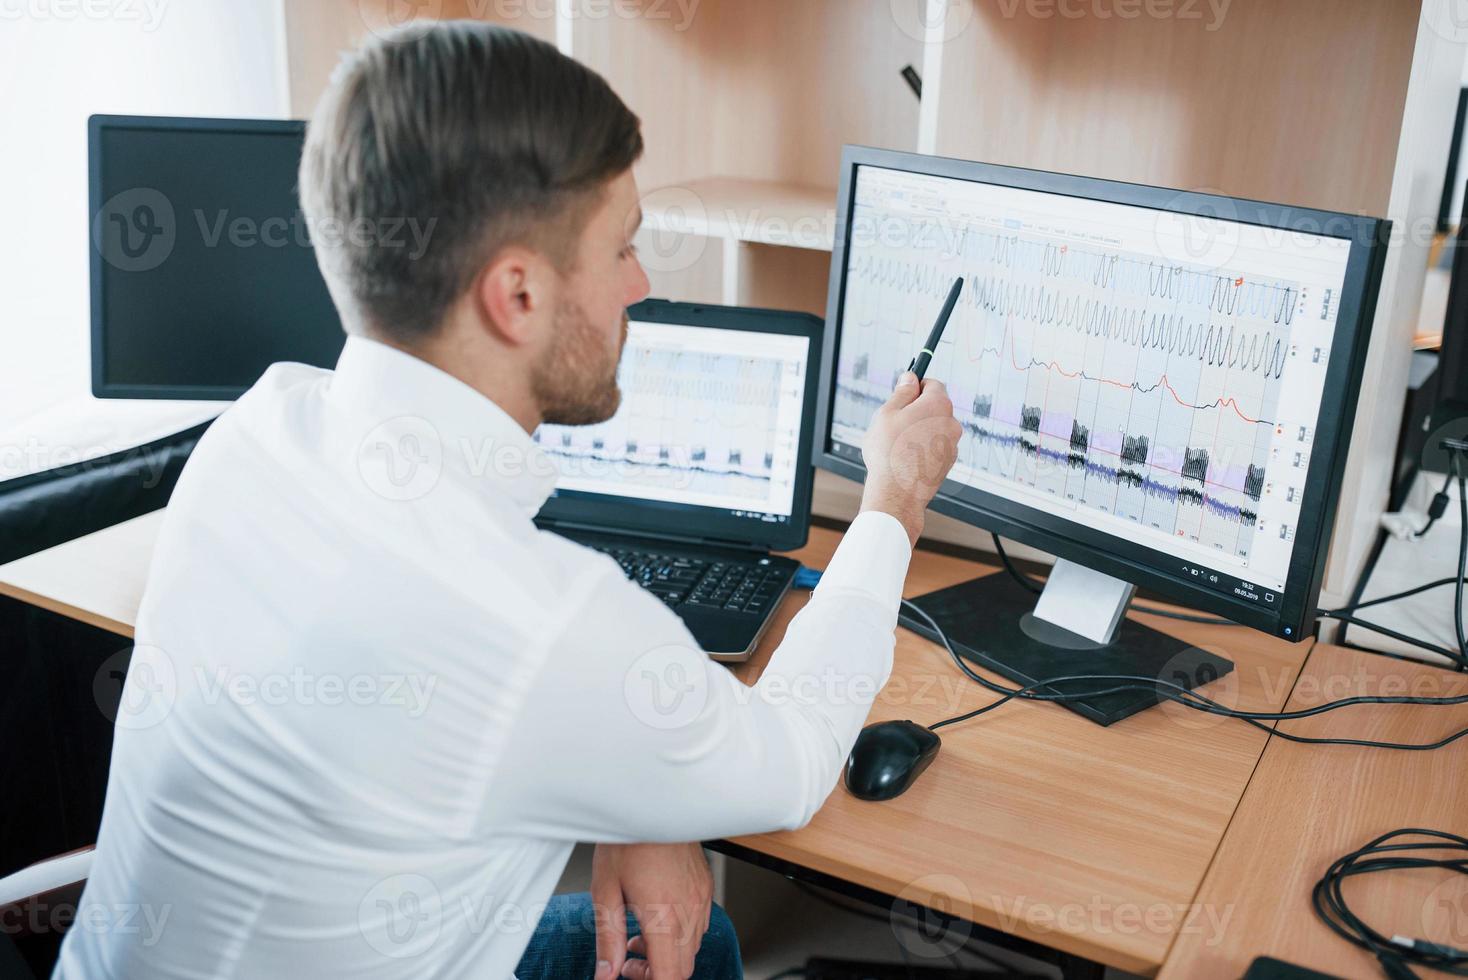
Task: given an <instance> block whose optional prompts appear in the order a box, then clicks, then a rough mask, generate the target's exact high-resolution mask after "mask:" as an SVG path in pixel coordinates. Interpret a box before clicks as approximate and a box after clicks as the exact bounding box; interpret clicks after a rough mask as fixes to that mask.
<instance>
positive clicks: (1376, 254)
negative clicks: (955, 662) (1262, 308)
mask: <svg viewBox="0 0 1468 980" xmlns="http://www.w3.org/2000/svg"><path fill="white" fill-rule="evenodd" d="M862 166H871V167H880V168H885V169H891V170H900V171H908V172H912V173H918V174H925V175H930V176H938V177H951V178H956V179H960V180H968V181H975V182H978V183H985V184H994V185H999V186H1004V187H1013V188H1019V189H1024V190H1031V191H1040V192H1044V193H1051V194H1058V195H1063V196H1066V197H1081V198H1088V199H1092V200H1098V201H1105V202H1110V203H1114V204H1122V205H1131V206H1134V207H1143V208H1149V209H1152V210H1160V211H1170V212H1175V213H1181V214H1190V215H1195V216H1199V217H1204V218H1225V219H1226V220H1230V221H1237V222H1240V223H1244V224H1252V225H1260V226H1264V227H1271V228H1278V229H1282V230H1285V231H1300V232H1306V233H1314V234H1324V235H1325V236H1326V237H1332V238H1343V239H1349V240H1350V242H1351V249H1350V253H1349V256H1348V258H1347V264H1346V274H1345V279H1344V283H1343V285H1342V292H1341V300H1340V307H1339V312H1338V314H1337V321H1336V322H1337V327H1336V342H1335V343H1334V344H1333V345H1332V347H1331V355H1330V360H1329V363H1328V365H1327V368H1326V380H1325V392H1326V400H1327V403H1328V402H1330V401H1335V402H1336V407H1338V409H1339V411H1337V412H1330V411H1322V413H1321V417H1320V419H1319V421H1318V424H1317V425H1316V432H1315V439H1314V444H1313V445H1314V448H1313V449H1312V451H1311V459H1310V464H1309V467H1308V469H1307V471H1306V480H1305V485H1306V486H1307V487H1325V488H1326V489H1325V491H1324V494H1323V499H1315V500H1312V501H1311V504H1312V506H1308V507H1306V508H1305V509H1303V510H1302V511H1301V517H1300V522H1299V525H1298V526H1297V528H1296V545H1295V549H1294V551H1293V553H1292V555H1291V558H1290V564H1289V570H1288V573H1287V574H1286V577H1285V588H1284V592H1283V593H1282V595H1281V602H1280V604H1279V606H1278V608H1276V609H1273V610H1271V609H1268V608H1265V607H1263V606H1262V605H1255V604H1253V603H1251V602H1248V601H1246V600H1244V599H1240V598H1236V597H1234V596H1232V595H1230V594H1227V593H1224V592H1221V591H1218V590H1217V589H1215V588H1212V587H1209V586H1203V585H1199V584H1197V583H1196V582H1195V581H1188V580H1185V579H1184V578H1183V577H1182V575H1183V573H1182V572H1181V571H1178V572H1171V571H1168V570H1167V569H1168V566H1181V565H1182V564H1183V563H1180V562H1178V561H1177V560H1176V559H1174V558H1170V557H1169V556H1167V555H1166V554H1165V553H1163V552H1160V551H1157V550H1156V549H1153V548H1149V547H1146V546H1144V545H1139V544H1136V543H1135V542H1131V541H1125V540H1122V539H1120V538H1118V537H1117V536H1115V535H1112V534H1107V533H1104V532H1099V531H1096V530H1094V529H1091V528H1087V527H1086V526H1085V525H1083V524H1080V523H1077V522H1073V521H1068V520H1066V519H1064V518H1060V517H1057V516H1054V515H1051V514H1048V513H1046V512H1044V511H1041V510H1038V509H1037V508H1034V507H1030V506H1028V505H1025V504H1022V503H1018V502H1015V501H1012V500H1009V499H1006V498H1004V497H1002V496H1000V495H998V494H994V493H991V492H988V491H984V490H978V489H976V488H972V487H968V486H965V485H963V484H960V483H958V482H957V481H953V480H945V481H944V483H943V487H942V489H941V490H940V491H939V494H938V496H937V497H936V498H935V499H934V500H933V503H932V505H931V507H932V509H933V510H934V511H937V512H938V513H940V514H945V515H947V516H949V517H953V518H956V519H958V520H960V521H963V522H964V523H966V524H970V525H973V526H975V527H979V528H982V529H984V530H988V531H993V532H995V533H998V534H1000V535H1003V536H1004V537H1006V538H1010V539H1011V540H1014V541H1018V542H1020V543H1022V544H1025V545H1029V546H1030V547H1033V548H1037V549H1039V550H1041V551H1045V552H1048V553H1050V554H1053V555H1055V556H1056V557H1058V558H1065V559H1067V560H1070V561H1074V562H1077V563H1079V564H1083V565H1086V566H1088V567H1090V568H1094V569H1096V570H1097V571H1101V572H1104V573H1106V574H1108V575H1112V576H1115V577H1117V578H1120V579H1124V580H1126V581H1129V582H1132V583H1133V584H1135V585H1138V586H1142V587H1144V588H1147V589H1150V590H1152V591H1154V592H1156V593H1158V594H1159V595H1161V596H1163V597H1165V598H1167V599H1170V600H1174V601H1176V602H1178V603H1180V604H1182V605H1186V606H1191V607H1194V608H1198V609H1203V610H1206V611H1209V612H1212V613H1216V614H1218V615H1220V616H1223V617H1226V618H1228V619H1230V620H1233V621H1235V622H1238V623H1241V624H1243V625H1246V626H1251V627H1253V628H1255V629H1259V630H1262V631H1264V632H1266V633H1272V634H1274V635H1276V636H1281V637H1284V638H1286V639H1289V640H1301V639H1304V638H1305V637H1306V636H1307V635H1308V634H1309V632H1310V631H1312V630H1313V625H1314V622H1315V620H1316V602H1317V601H1318V598H1319V593H1320V586H1321V581H1322V578H1323V576H1324V570H1325V556H1326V548H1325V545H1326V542H1327V540H1328V531H1329V529H1330V528H1331V527H1332V525H1333V522H1334V519H1335V513H1336V507H1337V505H1338V503H1339V499H1340V482H1341V476H1342V474H1343V472H1344V468H1345V460H1346V451H1347V448H1348V445H1349V441H1350V439H1349V436H1350V433H1351V429H1352V423H1353V422H1354V419H1355V413H1356V402H1357V396H1358V394H1359V389H1360V383H1361V377H1362V373H1363V371H1364V368H1365V361H1366V350H1367V342H1368V339H1369V337H1370V333H1371V323H1372V320H1373V318H1374V316H1375V311H1376V300H1377V292H1378V288H1379V286H1380V282H1381V275H1382V269H1383V265H1384V263H1385V258H1386V251H1387V248H1386V244H1387V240H1388V235H1389V231H1390V226H1391V225H1390V222H1388V221H1385V220H1383V219H1379V218H1370V217H1362V216H1357V215H1350V214H1344V213H1339V212H1331V211H1321V210H1317V209H1313V208H1300V207H1291V206H1288V205H1281V204H1269V203H1264V202H1259V201H1252V200H1247V199H1242V198H1231V197H1225V196H1222V195H1216V194H1208V193H1201V192H1196V191H1181V190H1172V189H1167V188H1160V187H1150V186H1146V185H1141V184H1129V183H1123V182H1119V181H1112V180H1104V179H1100V178H1094V177H1080V176H1075V175H1070V174H1059V173H1049V172H1045V171H1037V170H1027V169H1024V168H1019V167H1008V166H1001V165H998V164H987V163H977V162H973V161H967V160H958V159H952V158H947V157H935V156H928V155H925V154H919V153H908V152H904V151H898V150H883V149H876V148H873V147H864V146H850V145H848V146H846V147H845V148H844V149H843V151H842V155H841V174H840V183H839V189H838V192H837V199H836V225H835V242H834V247H833V249H832V260H831V270H830V278H829V282H828V288H827V301H826V324H827V329H826V331H825V341H824V349H823V351H822V357H821V381H820V398H819V400H818V402H817V405H816V438H817V440H818V445H817V447H816V449H817V451H816V453H815V460H816V465H817V466H818V467H820V468H822V469H825V470H828V471H830V472H833V473H836V474H838V475H840V476H845V477H848V478H850V479H853V480H857V481H861V480H863V479H864V478H865V475H866V473H865V467H864V466H862V465H861V464H860V463H858V462H855V461H853V460H851V459H848V458H846V457H844V456H840V455H837V454H836V453H834V452H833V448H832V447H833V440H832V437H831V406H832V403H833V400H834V398H835V393H836V392H835V383H836V351H837V348H838V345H839V343H840V336H841V311H842V306H843V304H844V300H845V288H846V274H847V265H848V261H847V248H846V246H847V242H848V240H849V237H850V233H851V221H852V218H853V215H852V210H853V209H852V199H853V194H854V193H855V190H856V172H857V168H859V167H862ZM1325 229H1329V233H1327V232H1326V231H1324V230H1325ZM1187 564H1192V563H1187Z"/></svg>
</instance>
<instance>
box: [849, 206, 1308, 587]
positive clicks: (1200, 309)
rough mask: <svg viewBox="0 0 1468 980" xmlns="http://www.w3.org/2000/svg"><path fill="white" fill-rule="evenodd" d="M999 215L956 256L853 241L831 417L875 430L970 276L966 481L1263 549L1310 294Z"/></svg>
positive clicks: (954, 332) (961, 365)
mask: <svg viewBox="0 0 1468 980" xmlns="http://www.w3.org/2000/svg"><path fill="white" fill-rule="evenodd" d="M993 224H994V223H991V225H990V226H986V227H982V228H980V227H973V228H970V229H967V230H966V231H965V232H964V233H963V234H959V235H952V234H950V236H949V239H950V241H952V242H954V243H955V244H954V246H953V247H952V248H951V249H949V250H948V251H947V252H946V253H945V254H941V255H938V254H922V253H914V252H913V251H911V250H906V249H902V248H900V247H887V246H884V245H883V244H882V243H872V242H866V243H861V244H860V245H859V246H854V247H853V248H852V249H851V250H850V252H849V253H848V256H847V259H848V266H847V280H846V299H845V305H844V307H843V319H842V334H841V339H840V344H839V347H838V356H837V363H836V375H837V378H836V395H835V405H834V409H833V415H834V417H835V429H836V430H838V431H839V432H840V433H844V434H845V436H846V437H847V438H848V439H855V438H856V437H857V436H859V434H860V433H861V432H863V431H864V430H865V428H866V426H867V424H868V422H869V419H870V413H871V412H872V411H874V410H875V408H876V407H877V406H878V405H880V404H881V401H882V399H883V398H884V397H885V395H886V393H887V392H889V391H890V390H891V382H892V381H893V380H894V379H895V377H896V374H897V373H898V372H900V370H901V369H902V368H903V367H905V365H906V363H907V361H908V360H909V359H910V358H911V357H912V355H913V353H915V352H916V350H917V347H918V345H919V344H920V342H921V338H922V336H924V335H925V332H926V329H927V326H928V325H930V323H931V320H930V319H928V320H927V321H926V322H923V320H924V317H928V318H930V317H931V316H932V314H933V312H934V311H936V307H937V303H938V302H939V301H940V299H941V296H942V294H943V292H944V291H945V290H946V288H947V285H948V284H949V283H951V282H952V278H953V277H954V276H955V275H963V276H964V277H965V288H964V292H963V294H962V296H961V297H960V301H959V304H958V307H957V309H956V310H955V313H954V316H953V318H952V320H951V321H950V324H949V327H948V330H947V332H946V334H945V337H944V339H943V341H942V343H941V344H940V346H939V350H938V351H937V353H936V355H935V357H934V360H933V365H932V367H931V368H930V376H931V377H935V378H940V379H943V380H944V381H945V382H946V383H947V384H948V387H949V390H950V395H951V396H952V399H953V402H954V406H955V413H956V414H957V415H958V418H959V421H960V422H961V423H962V424H963V427H964V437H963V439H962V441H961V444H960V449H959V459H958V463H957V465H956V467H955V470H954V476H955V478H956V479H958V480H960V482H965V483H968V484H969V485H972V486H975V487H978V488H981V489H988V490H994V491H996V492H1002V493H1006V494H1010V495H1013V494H1014V493H1015V492H1016V491H1022V492H1023V494H1027V495H1031V496H1033V497H1035V498H1038V499H1041V500H1045V501H1049V502H1051V504H1052V505H1053V506H1055V507H1059V508H1064V509H1065V511H1066V512H1068V513H1070V514H1072V515H1073V516H1074V519H1076V520H1079V521H1083V522H1084V521H1087V520H1091V519H1092V518H1089V517H1088V516H1087V515H1088V514H1090V515H1106V517H1107V518H1109V519H1116V520H1119V521H1124V522H1127V523H1129V524H1131V525H1135V526H1138V527H1140V528H1145V529H1147V530H1148V531H1149V532H1155V533H1156V534H1158V535H1166V536H1167V537H1168V538H1172V539H1176V540H1179V541H1185V542H1187V543H1189V544H1190V545H1195V546H1198V547H1200V548H1204V549H1208V550H1210V551H1213V552H1216V553H1220V554H1225V555H1229V556H1232V557H1235V558H1240V559H1247V558H1248V556H1249V554H1250V549H1251V546H1252V544H1253V541H1254V536H1255V533H1256V531H1257V530H1258V521H1259V503H1260V499H1261V496H1262V495H1264V494H1266V493H1268V492H1269V491H1268V486H1269V473H1270V470H1271V468H1276V469H1277V468H1278V467H1279V465H1280V463H1279V461H1278V460H1275V459H1273V458H1272V453H1273V451H1272V449H1271V444H1272V439H1273V436H1274V429H1275V424H1276V419H1277V412H1278V409H1279V405H1280V396H1281V385H1282V383H1283V381H1282V379H1283V376H1284V371H1285V368H1286V365H1287V362H1288V359H1289V358H1290V357H1292V356H1293V348H1292V347H1291V343H1290V338H1291V331H1292V328H1293V324H1294V322H1295V319H1296V317H1297V316H1298V315H1300V311H1301V310H1302V309H1303V308H1304V304H1305V301H1306V292H1307V290H1306V288H1305V286H1304V285H1303V284H1301V283H1299V282H1294V281H1290V280H1288V279H1285V278H1281V277H1278V276H1271V275H1261V274H1260V273H1259V271H1258V270H1257V269H1255V270H1248V269H1242V268H1240V269H1218V268H1201V267H1189V266H1187V265H1183V264H1177V263H1172V262H1167V261H1163V260H1160V259H1158V258H1157V257H1156V256H1154V255H1149V254H1146V253H1144V252H1131V251H1127V250H1126V249H1125V248H1122V247H1115V246H1112V245H1110V243H1109V242H1108V241H1105V240H1103V239H1104V238H1105V236H1101V235H1097V236H1093V237H1095V238H1096V239H1097V241H1095V242H1090V241H1087V242H1083V243H1080V244H1077V243H1075V242H1073V241H1062V240H1059V239H1058V238H1057V236H1055V235H1053V234H1046V233H1042V232H1035V231H1032V230H1028V229H1027V230H1023V231H1021V230H1007V228H1008V226H1009V225H1010V224H1015V225H1017V224H1018V223H1017V222H1007V223H1006V226H1005V228H996V227H994V226H993Z"/></svg>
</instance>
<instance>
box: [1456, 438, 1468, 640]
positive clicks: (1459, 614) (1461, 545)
mask: <svg viewBox="0 0 1468 980" xmlns="http://www.w3.org/2000/svg"><path fill="white" fill-rule="evenodd" d="M1461 458H1462V457H1461V456H1460V455H1459V454H1458V453H1453V475H1454V476H1456V477H1457V478H1458V520H1459V521H1461V522H1462V526H1461V528H1460V532H1461V533H1459V535H1458V584H1457V585H1455V586H1454V587H1453V629H1454V631H1455V632H1456V633H1457V635H1458V654H1459V659H1460V661H1461V663H1462V665H1463V666H1464V667H1465V668H1468V636H1464V635H1463V574H1464V572H1465V571H1468V481H1465V480H1464V479H1463V468H1462V466H1461V465H1459V460H1460V459H1461Z"/></svg>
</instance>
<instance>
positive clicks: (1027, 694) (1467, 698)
mask: <svg viewBox="0 0 1468 980" xmlns="http://www.w3.org/2000/svg"><path fill="white" fill-rule="evenodd" d="M902 604H903V605H904V606H906V607H907V608H908V609H910V610H911V611H913V612H914V613H916V614H917V615H918V616H920V617H921V618H922V619H923V620H924V621H926V622H927V624H928V627H929V628H930V629H931V630H932V631H933V633H934V634H935V635H936V636H937V637H938V640H939V642H941V643H942V644H943V647H944V649H946V650H947V651H948V655H949V657H951V658H952V659H953V662H954V664H955V665H956V666H957V667H958V669H959V670H961V671H962V672H963V673H964V674H965V675H967V676H968V677H969V679H971V680H973V681H974V682H975V683H977V684H979V685H981V686H983V687H985V688H987V689H989V690H990V691H993V692H995V693H996V694H999V695H1001V697H1000V698H999V700H998V701H994V702H991V703H990V704H986V705H984V706H983V707H980V708H975V709H974V710H973V711H968V712H965V713H964V714H961V715H954V716H953V717H952V718H945V719H943V720H942V721H939V722H936V723H934V724H932V725H929V726H928V729H929V730H930V731H936V730H938V729H939V728H942V727H944V726H945V725H955V724H958V723H959V722H962V721H968V720H969V719H971V718H977V717H978V716H979V715H982V714H987V713H988V712H990V711H993V710H994V709H995V708H997V707H999V706H1000V705H1002V704H1006V703H1008V702H1009V701H1011V700H1013V699H1015V698H1024V699H1026V700H1033V701H1056V702H1063V701H1078V700H1083V699H1088V698H1095V697H1100V696H1102V695H1106V694H1116V693H1119V692H1122V691H1147V692H1151V693H1153V694H1155V695H1156V696H1157V697H1158V698H1161V699H1166V700H1169V701H1173V702H1175V703H1177V704H1180V705H1183V706H1184V707H1187V708H1192V709H1193V710H1195V711H1203V712H1206V713H1208V714H1214V715H1219V716H1221V717H1224V718H1237V719H1239V720H1240V721H1243V722H1246V723H1248V724H1250V725H1253V726H1254V727H1255V728H1258V729H1261V730H1262V731H1265V732H1267V733H1269V734H1271V735H1277V736H1279V737H1280V738H1283V739H1285V740H1286V741H1289V742H1299V743H1301V744H1305V745H1356V746H1362V747H1368V748H1380V749H1396V750H1401V751H1417V752H1421V751H1429V750H1431V749H1438V748H1442V747H1443V746H1445V745H1450V744H1452V743H1453V742H1456V741H1457V740H1458V739H1460V738H1464V737H1468V728H1463V729H1461V730H1459V731H1457V732H1454V733H1453V734H1451V735H1448V736H1446V737H1444V738H1442V739H1439V740H1438V741H1436V742H1430V743H1415V742H1377V741H1372V740H1368V739H1354V738H1313V737H1309V736H1305V735H1293V734H1290V733H1289V732H1283V731H1280V730H1279V728H1278V727H1271V726H1269V725H1266V724H1264V723H1265V722H1266V721H1292V720H1296V719H1300V718H1309V717H1311V716H1313V715H1318V714H1323V713H1325V712H1327V711H1334V710H1336V709H1338V708H1345V707H1350V706H1353V705H1358V704H1415V705H1438V706H1451V705H1461V704H1468V694H1464V695H1459V696H1457V697H1446V698H1421V697H1376V696H1357V697H1349V698H1341V699H1339V700H1336V701H1327V702H1325V703H1323V704H1318V705H1315V706H1314V707H1312V708H1300V709H1296V710H1294V711H1243V710H1240V709H1237V708H1229V707H1226V706H1225V705H1222V704H1219V703H1218V702H1217V701H1214V700H1213V699H1211V698H1208V697H1205V696H1204V695H1202V694H1200V693H1198V692H1197V691H1194V690H1190V689H1188V688H1185V687H1182V686H1180V685H1178V684H1174V683H1172V682H1171V681H1166V680H1163V679H1162V678H1160V677H1144V676H1141V675H1136V674H1073V675H1069V676H1065V677H1052V678H1049V679H1048V680H1043V681H1036V682H1035V683H1033V684H1027V685H1025V686H1024V687H1017V688H1010V687H1005V686H1004V685H1002V684H996V683H994V682H993V681H991V680H989V679H988V678H987V677H985V676H983V675H982V674H980V673H979V672H978V671H976V670H974V669H973V668H972V667H970V666H969V665H968V663H967V661H965V660H964V659H963V657H962V656H960V655H959V653H958V651H957V650H955V649H954V648H953V644H952V643H951V642H950V641H949V639H948V636H947V634H946V633H945V632H944V631H943V628H942V627H940V626H939V625H938V624H937V622H936V621H934V619H933V617H932V616H929V615H928V613H927V611H926V610H924V609H923V608H922V607H921V606H918V605H916V604H915V603H913V602H912V601H911V600H909V599H903V600H902ZM1076 681H1086V682H1090V683H1097V682H1100V683H1112V682H1118V681H1119V682H1121V683H1120V684H1119V685H1116V686H1113V687H1108V688H1104V689H1102V690H1099V691H1070V692H1061V691H1057V692H1054V693H1049V694H1045V693H1041V692H1040V689H1041V688H1046V687H1050V688H1053V687H1054V686H1055V685H1056V684H1069V683H1072V682H1076Z"/></svg>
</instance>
